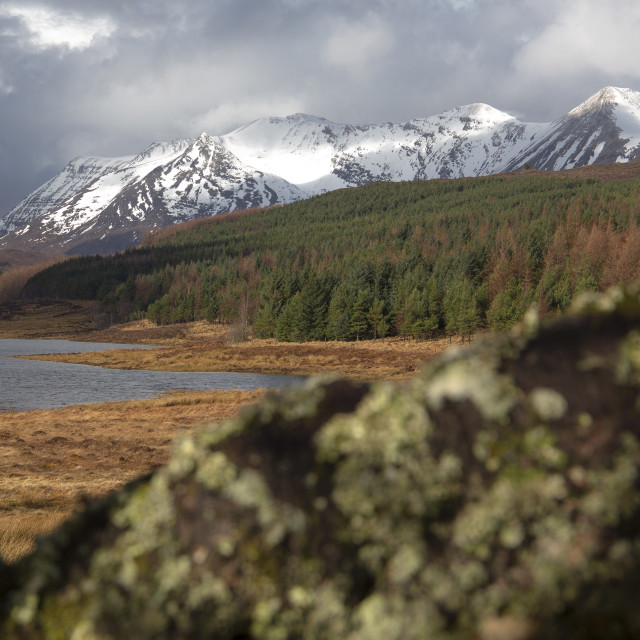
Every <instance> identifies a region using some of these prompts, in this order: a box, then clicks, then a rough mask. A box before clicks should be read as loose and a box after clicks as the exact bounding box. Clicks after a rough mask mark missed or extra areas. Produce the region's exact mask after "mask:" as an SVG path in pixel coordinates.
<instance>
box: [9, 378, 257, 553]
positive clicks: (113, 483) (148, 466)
mask: <svg viewBox="0 0 640 640" xmlns="http://www.w3.org/2000/svg"><path fill="white" fill-rule="evenodd" d="M263 393H264V391H263V390H257V391H206V392H173V393H169V394H166V395H163V396H162V397H160V398H155V399H151V400H139V401H130V402H110V403H103V404H95V405H75V406H71V407H65V408H64V409H51V410H39V411H24V412H9V413H0V558H2V559H4V561H5V562H7V561H15V560H16V559H17V558H18V557H20V556H21V555H23V554H24V553H27V552H28V551H29V549H30V548H31V545H32V543H33V539H34V537H35V536H37V535H41V534H43V533H47V532H48V531H50V530H51V529H52V528H54V527H55V526H57V524H58V523H59V522H60V520H61V519H63V518H64V517H65V516H66V515H68V514H69V512H70V511H71V510H72V509H73V508H74V507H77V506H79V505H80V504H81V503H82V501H83V500H84V499H85V498H90V497H97V496H101V495H104V494H106V493H107V492H109V491H111V490H113V489H116V488H118V487H120V486H122V485H123V484H124V483H126V482H128V481H130V480H133V479H134V478H137V477H139V476H140V475H143V474H145V473H148V472H149V471H151V470H152V469H154V468H156V467H158V466H160V465H162V464H164V463H165V462H166V461H167V458H168V455H169V450H170V446H171V442H172V440H173V438H174V437H175V435H176V434H177V433H180V432H190V431H191V430H192V429H193V428H194V427H196V426H198V425H201V424H204V423H207V422H211V421H219V420H223V419H225V418H227V417H229V416H230V415H233V414H234V413H235V412H236V411H238V409H239V408H240V407H241V406H243V405H245V404H248V403H251V402H255V401H256V400H258V399H259V398H260V397H261V396H262V395H263Z"/></svg>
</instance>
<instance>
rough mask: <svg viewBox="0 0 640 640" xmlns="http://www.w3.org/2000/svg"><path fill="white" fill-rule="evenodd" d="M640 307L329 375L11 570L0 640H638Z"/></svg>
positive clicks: (188, 444) (608, 298)
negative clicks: (361, 380) (404, 378)
mask: <svg viewBox="0 0 640 640" xmlns="http://www.w3.org/2000/svg"><path fill="white" fill-rule="evenodd" d="M639 331H640V298H639V297H638V292H637V291H632V290H625V289H617V290H614V291H612V292H610V293H608V294H607V295H605V296H601V297H590V298H588V299H584V300H583V301H582V302H581V303H580V306H579V307H578V308H576V309H575V310H574V312H573V313H572V314H570V315H568V316H566V317H565V318H562V319H560V320H557V321H555V322H553V323H550V324H542V325H541V326H539V323H538V321H537V320H536V319H535V318H533V317H528V318H527V320H526V323H525V324H523V325H522V326H521V327H520V328H519V329H518V330H516V331H514V332H513V333H511V334H510V335H508V336H498V337H493V338H488V339H486V340H483V341H478V343H477V344H476V345H475V346H473V347H470V348H468V349H465V350H462V351H457V352H456V351H452V352H449V353H448V354H446V355H445V356H444V357H442V358H440V359H439V360H437V361H435V362H433V363H431V364H429V365H428V366H427V367H426V368H425V370H424V371H423V373H422V374H421V376H419V377H418V378H416V379H414V380H412V381H410V382H408V383H405V384H404V385H402V386H393V385H390V384H386V383H379V384H376V385H373V386H371V387H367V386H365V385H357V384H354V383H350V382H346V381H341V380H327V379H324V380H321V379H318V380H312V381H310V382H309V383H308V385H307V386H306V387H305V388H302V389H291V390H287V391H283V392H281V393H278V394H273V395H270V396H268V397H267V398H265V399H264V400H263V401H262V402H261V403H259V404H258V405H256V406H254V407H251V408H249V409H247V410H245V411H244V412H243V413H242V414H241V415H240V416H238V417H237V418H234V419H232V420H230V421H227V422H226V423H224V424H222V425H212V426H211V427H210V428H208V429H205V430H203V431H202V432H200V433H199V434H197V435H196V436H194V437H189V438H183V439H182V440H180V441H179V442H177V443H176V445H175V449H174V452H173V455H172V458H171V461H170V463H169V464H168V466H167V467H166V468H164V469H162V470H160V471H158V472H157V473H155V474H154V475H152V476H150V477H148V478H143V479H141V480H139V481H137V482H136V483H133V484H132V485H129V486H128V487H126V488H125V489H123V490H122V491H120V492H117V493H115V494H113V495H111V496H109V497H108V498H107V499H106V500H103V501H101V502H99V503H95V504H92V505H90V506H89V507H88V508H87V510H86V511H84V512H82V513H78V514H76V515H75V516H74V517H73V518H72V519H71V520H70V521H69V522H67V523H65V525H64V526H63V527H62V528H61V529H60V530H59V531H58V532H56V533H55V534H53V535H52V536H51V537H49V538H47V539H45V540H43V541H41V542H40V544H39V547H38V549H37V550H36V552H35V553H34V554H33V555H32V556H30V557H28V558H26V559H24V560H23V561H22V562H20V563H19V564H18V565H15V566H11V567H1V568H0V595H1V596H2V610H1V611H2V621H1V622H0V637H2V638H7V639H12V638H16V639H17V638H20V639H30V638H33V639H36V638H38V639H39V638H47V639H48V638H74V639H78V640H79V639H106V638H110V639H111V638H113V639H116V638H117V639H119V638H137V639H138V638H139V639H142V640H144V639H146V638H149V639H151V638H212V637H216V638H229V639H231V638H261V639H269V640H280V639H287V638H318V639H320V638H336V637H342V638H346V639H349V640H356V639H360V638H363V639H364V638H366V639H367V640H370V639H375V638H384V639H385V640H388V639H391V638H398V639H400V638H402V639H403V640H406V639H413V638H415V639H418V638H442V639H444V638H450V639H466V638H468V639H472V638H481V639H483V640H487V639H489V638H498V637H499V638H511V639H512V640H534V639H542V638H545V639H549V638H551V639H555V638H558V639H560V638H562V639H566V638H593V639H595V638H602V637H607V638H609V639H616V638H620V639H622V638H632V637H640V611H639V610H638V608H637V607H636V605H635V594H636V593H637V592H638V588H639V587H640V577H639V576H640V499H639V493H638V489H639V484H640V478H639V473H638V472H639V464H640V420H639V418H640V415H639V414H640V411H639V407H640V404H639V402H638V400H639V398H638V395H639V391H640V376H639V375H638V374H639V371H640V339H639V338H638V335H640V334H639Z"/></svg>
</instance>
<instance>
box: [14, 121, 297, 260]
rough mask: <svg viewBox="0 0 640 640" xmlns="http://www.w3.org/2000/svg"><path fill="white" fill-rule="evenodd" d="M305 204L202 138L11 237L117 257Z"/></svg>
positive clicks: (99, 184) (156, 153)
mask: <svg viewBox="0 0 640 640" xmlns="http://www.w3.org/2000/svg"><path fill="white" fill-rule="evenodd" d="M303 197H307V194H306V193H305V192H302V191H301V190H299V189H297V188H296V187H295V186H293V185H290V184H289V183H287V182H286V181H285V180H283V179H282V178H279V177H278V176H272V175H269V174H265V173H263V172H260V171H257V170H255V169H251V168H247V167H245V166H244V165H242V163H240V162H239V161H238V160H237V158H235V157H234V156H233V155H232V154H231V153H230V152H229V151H228V150H227V149H225V147H224V146H223V145H222V144H221V141H220V139H219V138H214V137H211V136H208V135H207V134H206V133H203V134H202V135H201V136H200V137H199V138H198V139H197V140H195V141H189V140H180V141H174V142H173V143H168V144H163V145H159V144H156V145H152V147H149V149H147V150H146V151H145V152H143V153H142V154H140V155H139V156H136V157H135V158H132V159H129V160H128V161H127V162H125V163H124V164H123V165H121V166H118V168H117V169H116V170H115V171H112V172H110V173H105V174H104V175H101V176H99V177H98V178H96V179H95V180H94V181H93V182H91V183H90V184H88V185H87V186H85V187H84V188H82V189H80V190H79V191H78V192H77V193H76V194H75V195H73V196H71V197H70V198H67V199H66V200H65V201H63V202H62V204H60V205H59V206H57V207H54V208H52V209H51V210H49V211H47V212H45V213H44V214H41V215H39V216H37V217H36V218H35V219H33V220H31V221H30V223H28V224H27V225H25V226H24V227H23V228H21V229H18V230H16V231H15V232H14V233H13V234H12V235H13V236H14V237H18V238H20V240H21V241H22V242H23V243H27V244H28V245H29V246H30V247H31V248H34V249H35V248H41V247H42V245H43V244H44V245H46V244H48V243H49V242H50V241H51V239H52V237H55V239H56V242H57V243H58V244H59V245H60V246H61V247H62V248H64V249H65V250H66V251H69V252H77V249H78V248H81V249H82V251H89V250H91V251H100V250H104V248H105V247H108V248H109V250H116V249H115V248H114V247H117V248H124V247H122V246H120V245H121V244H122V243H126V244H125V245H124V246H127V245H130V244H132V243H136V242H139V241H140V240H141V239H142V236H143V234H144V232H146V231H149V230H150V229H154V228H162V227H165V226H168V225H170V224H173V223H175V222H183V221H185V220H189V219H192V218H194V217H201V216H207V215H215V214H217V213H222V212H225V211H233V210H235V209H247V208H250V207H264V206H268V205H272V204H276V203H277V202H285V201H287V202H289V201H293V200H298V199H300V198H303ZM113 237H116V241H115V244H114V240H113ZM74 248H75V250H74Z"/></svg>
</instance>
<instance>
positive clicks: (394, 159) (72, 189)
mask: <svg viewBox="0 0 640 640" xmlns="http://www.w3.org/2000/svg"><path fill="white" fill-rule="evenodd" d="M636 158H640V92H637V91H633V90H630V89H616V88H613V87H607V88H605V89H603V90H602V91H600V92H598V93H597V94H595V95H594V96H592V97H591V98H589V99H588V100H586V101H585V102H584V103H583V104H581V105H580V106H578V107H576V108H575V109H573V110H572V111H570V112H569V113H568V114H566V115H565V116H563V117H561V118H560V119H559V120H556V121H555V122H552V123H523V122H519V121H518V120H516V119H515V118H513V117H512V116H510V115H508V114H506V113H503V112H501V111H498V110H496V109H494V108H493V107H490V106H488V105H485V104H472V105H467V106H464V107H459V108H456V109H450V110H449V111H446V112H444V113H441V114H439V115H436V116H430V117H428V118H421V119H415V120H411V121H410V122H406V123H384V124H371V125H349V124H337V123H335V122H330V121H328V120H325V119H324V118H318V117H315V116H309V115H305V114H295V115H292V116H288V117H286V118H264V119H260V120H256V121H255V122H252V123H250V124H248V125H246V126H243V127H240V128H238V129H236V130H235V131H232V132H231V133H228V134H226V135H223V136H220V137H212V136H209V135H207V134H206V133H203V134H202V135H201V136H200V137H199V138H197V139H195V140H188V139H180V140H174V141H172V142H169V143H156V144H153V145H151V146H150V147H149V148H148V149H146V150H145V151H143V152H142V153H141V154H139V155H137V156H134V157H126V158H108V159H104V158H77V159H76V160H73V161H72V162H71V163H70V164H69V165H68V166H67V167H65V169H64V170H63V171H62V172H61V173H60V174H59V175H57V176H56V177H55V178H53V179H52V180H50V181H49V182H47V183H46V184H44V185H43V186H42V187H40V188H39V189H37V190H36V191H34V192H33V193H32V194H31V195H29V196H28V197H27V198H26V199H25V200H24V201H23V202H21V203H20V204H19V205H18V206H17V207H16V208H15V209H14V210H13V211H11V212H10V213H9V214H8V215H7V216H6V217H5V218H4V219H2V220H0V236H5V237H4V238H2V239H1V240H0V248H1V247H2V246H3V245H4V246H13V247H16V246H19V247H22V248H25V247H31V248H34V249H40V250H42V249H43V248H44V247H48V248H55V249H56V250H57V251H58V252H65V253H87V252H93V253H95V252H108V251H115V250H119V249H122V248H124V247H126V246H129V245H131V244H135V243H136V242H138V241H139V240H140V239H141V237H142V234H143V233H144V232H145V231H148V230H150V229H153V228H160V227H164V226H167V225H169V224H173V223H175V222H182V221H185V220H189V219H192V218H196V217H201V216H207V215H215V214H217V213H221V212H225V211H233V210H236V209H245V208H249V207H256V206H267V205H271V204H276V203H282V202H291V201H294V200H298V199H301V198H306V197H310V196H312V195H315V194H318V193H322V192H324V191H329V190H332V189H338V188H343V187H351V186H358V185H362V184H366V183H369V182H373V181H376V180H392V181H395V180H414V179H429V178H455V177H463V176H480V175H489V174H492V173H499V172H502V171H515V170H518V169H521V168H522V167H523V166H524V165H525V164H528V165H530V166H532V167H533V168H537V169H549V170H559V169H566V168H572V167H576V166H582V165H585V164H594V163H598V164H603V163H611V162H627V161H629V160H633V159H636Z"/></svg>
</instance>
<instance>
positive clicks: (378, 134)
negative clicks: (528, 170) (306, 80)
mask: <svg viewBox="0 0 640 640" xmlns="http://www.w3.org/2000/svg"><path fill="white" fill-rule="evenodd" d="M539 128H540V125H527V124H522V123H520V122H518V121H517V120H516V119H515V118H513V117H511V116H510V115H508V114H506V113H503V112H501V111H498V110H497V109H494V108H492V107H490V106H488V105H485V104H473V105H467V106H465V107H460V108H457V109H451V110H449V111H446V112H445V113H442V114H440V115H438V116H432V117H430V118H424V119H416V120H412V121H411V122H408V123H385V124H371V125H347V124H337V123H335V122H330V121H328V120H325V119H323V118H317V117H314V116H307V115H304V114H295V115H293V116H289V117H287V118H265V119H262V120H256V121H255V122H252V123H251V124H249V125H247V126H245V127H241V128H239V129H236V130H235V131H232V132H231V133H229V134H227V135H226V136H223V137H222V140H223V142H224V144H225V146H226V147H227V148H228V149H229V150H230V151H231V152H232V153H233V154H234V155H235V156H236V157H238V158H239V159H240V160H241V161H242V162H243V163H245V164H247V165H249V166H252V167H255V168H257V169H259V170H262V171H268V172H270V173H274V174H276V175H280V176H282V177H283V178H285V179H286V180H287V181H288V182H291V183H292V184H295V185H297V186H299V187H300V188H302V189H304V190H305V191H307V192H309V193H310V194H313V193H320V192H322V191H326V190H329V189H332V188H338V187H345V186H355V185H360V184H365V183H367V182H371V181H374V180H413V179H420V178H450V177H459V176H469V175H483V174H485V173H491V172H494V171H496V167H501V166H502V165H503V164H506V161H507V160H508V159H510V158H512V157H513V155H514V154H515V153H518V152H519V151H521V150H522V149H523V148H524V147H525V146H527V145H528V144H529V143H530V138H531V136H532V135H534V134H535V133H536V132H537V131H538V130H539ZM498 170H499V168H498Z"/></svg>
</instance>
